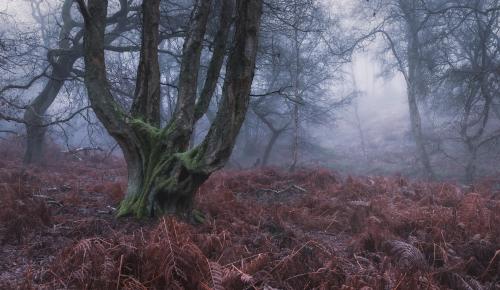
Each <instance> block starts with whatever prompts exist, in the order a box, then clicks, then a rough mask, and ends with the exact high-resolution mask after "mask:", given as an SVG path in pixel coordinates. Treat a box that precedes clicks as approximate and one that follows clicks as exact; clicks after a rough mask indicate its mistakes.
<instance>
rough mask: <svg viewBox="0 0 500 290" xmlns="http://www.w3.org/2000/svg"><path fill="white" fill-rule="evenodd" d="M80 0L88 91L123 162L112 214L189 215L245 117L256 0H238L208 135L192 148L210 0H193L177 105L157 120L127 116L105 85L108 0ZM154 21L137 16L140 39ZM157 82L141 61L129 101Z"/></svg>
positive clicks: (147, 94) (149, 64)
mask: <svg viewBox="0 0 500 290" xmlns="http://www.w3.org/2000/svg"><path fill="white" fill-rule="evenodd" d="M78 4H79V6H80V11H81V13H82V15H83V17H84V20H85V37H84V47H85V48H84V54H85V68H86V71H85V85H86V87H87V91H88V94H89V99H90V102H91V105H92V107H93V109H94V111H95V113H96V115H97V117H98V118H99V120H100V121H101V122H102V123H103V125H104V127H105V128H106V129H107V131H108V132H109V133H110V134H111V136H112V137H113V138H114V139H116V141H117V142H118V144H119V145H120V147H121V148H122V150H123V152H124V156H125V160H126V162H127V167H128V188H127V194H126V196H125V199H124V200H123V201H122V202H121V203H120V206H119V209H118V216H126V215H133V216H136V217H145V216H158V215H161V214H164V213H176V214H178V215H181V216H188V215H189V214H190V212H191V211H190V209H191V207H192V205H193V200H194V196H195V193H196V190H197V189H198V187H199V186H200V185H201V184H202V183H203V182H204V181H205V180H206V179H207V178H208V177H209V176H210V174H211V173H212V172H213V171H215V170H217V169H219V168H221V167H222V166H223V165H224V164H225V162H227V160H228V159H229V156H230V154H231V151H232V148H233V146H234V143H235V141H236V137H237V135H238V131H239V129H240V128H241V124H242V123H243V120H244V118H245V114H246V111H247V107H248V101H249V96H250V88H251V84H252V80H253V76H254V69H255V58H256V53H257V42H258V31H259V25H260V17H261V11H262V1H261V0H238V5H237V9H236V10H237V14H236V15H237V18H236V28H235V35H234V45H233V48H232V52H231V54H230V56H229V58H228V62H227V67H226V77H225V80H224V85H223V90H222V100H221V103H220V105H219V110H218V112H217V115H216V117H215V119H214V121H213V122H212V125H211V127H210V130H209V132H208V134H207V136H206V137H205V139H204V140H203V142H202V143H201V144H200V145H198V146H196V147H195V148H193V149H189V148H188V147H189V139H190V137H191V133H192V131H193V126H194V123H195V104H196V103H195V101H196V90H195V88H196V87H197V86H196V84H197V78H198V77H197V75H198V70H199V64H200V60H199V58H200V54H201V45H202V43H201V42H202V40H203V37H204V35H205V27H206V24H207V19H208V16H209V10H210V7H211V1H205V0H203V1H200V2H198V4H197V5H196V8H195V10H194V12H193V15H192V18H191V23H190V24H191V25H190V26H189V27H190V29H189V32H188V35H187V37H186V39H185V42H184V47H183V57H182V64H181V70H180V76H179V94H178V102H177V108H176V111H175V112H174V116H173V117H172V119H171V121H170V122H169V123H168V124H167V126H165V127H163V128H161V127H160V126H158V124H157V123H155V122H148V121H147V120H149V118H150V117H151V116H152V113H151V110H133V111H132V113H133V115H132V116H129V115H128V113H127V112H125V111H124V110H123V108H121V107H120V106H119V105H118V104H117V103H116V101H115V100H114V99H113V96H112V94H111V93H110V91H109V85H108V82H107V79H106V66H105V59H104V46H103V39H104V30H105V24H104V23H105V18H106V13H107V6H108V3H107V1H106V0H89V1H88V4H87V5H86V4H85V2H84V1H83V0H78ZM151 9H153V10H155V11H157V10H158V9H159V0H154V1H144V2H143V13H146V11H150V10H151ZM154 15H158V14H157V13H150V14H148V15H147V17H153V18H154V17H155V16H154ZM221 17H222V15H221ZM155 22H156V19H150V20H149V21H145V22H144V23H143V27H142V35H143V45H145V43H144V40H145V39H146V38H148V37H150V36H152V35H154V34H155V33H157V29H158V28H157V26H156V25H154V23H155ZM223 23H224V21H221V23H220V25H224V24H223ZM143 49H147V50H148V52H147V54H148V55H153V54H155V53H156V52H155V50H156V48H155V47H154V46H150V47H149V48H144V47H143ZM213 57H216V56H213ZM156 66H158V59H157V58H155V57H142V56H141V59H140V64H139V68H148V69H150V70H151V69H152V70H154V71H155V70H156V68H155V67H156ZM156 82H159V80H158V79H157V78H156V77H154V78H151V77H150V75H148V74H145V73H144V72H141V70H140V69H139V70H138V82H137V85H138V86H144V87H143V88H139V89H136V92H139V91H140V92H143V93H136V96H135V97H136V100H135V103H140V102H144V99H148V98H151V96H152V95H154V94H153V91H148V90H149V89H150V88H155V87H156ZM151 83H153V84H154V85H151ZM146 85H147V88H146V87H145V86H146ZM137 99H139V100H137ZM154 109H156V108H154ZM154 114H156V111H155V112H154Z"/></svg>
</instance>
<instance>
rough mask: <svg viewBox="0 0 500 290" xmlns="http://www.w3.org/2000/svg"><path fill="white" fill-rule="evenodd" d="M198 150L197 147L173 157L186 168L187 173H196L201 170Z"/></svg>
mask: <svg viewBox="0 0 500 290" xmlns="http://www.w3.org/2000/svg"><path fill="white" fill-rule="evenodd" d="M199 155H200V150H199V148H198V147H196V148H194V149H192V150H189V151H186V152H182V153H177V154H175V157H177V158H178V159H179V160H180V161H181V162H182V165H184V167H186V168H187V170H189V171H197V170H199V169H200V168H201V163H200V156H199Z"/></svg>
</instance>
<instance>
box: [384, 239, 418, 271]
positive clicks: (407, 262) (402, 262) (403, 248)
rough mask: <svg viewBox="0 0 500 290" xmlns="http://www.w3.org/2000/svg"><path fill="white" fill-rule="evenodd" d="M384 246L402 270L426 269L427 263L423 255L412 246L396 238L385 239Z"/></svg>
mask: <svg viewBox="0 0 500 290" xmlns="http://www.w3.org/2000/svg"><path fill="white" fill-rule="evenodd" d="M384 246H385V249H386V251H387V253H388V254H389V255H390V256H391V257H392V259H393V260H394V261H395V262H396V264H397V265H398V267H400V269H401V270H402V271H403V272H410V271H415V270H422V271H425V270H427V268H428V265H427V261H426V260H425V257H424V255H423V254H422V252H420V250H419V249H417V248H415V247H414V246H412V245H410V244H408V243H405V242H402V241H397V240H393V241H387V242H386V243H385V245H384Z"/></svg>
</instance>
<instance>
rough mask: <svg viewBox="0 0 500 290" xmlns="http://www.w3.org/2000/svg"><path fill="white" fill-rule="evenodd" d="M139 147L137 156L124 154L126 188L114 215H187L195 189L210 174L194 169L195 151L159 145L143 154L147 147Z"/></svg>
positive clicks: (190, 208)
mask: <svg viewBox="0 0 500 290" xmlns="http://www.w3.org/2000/svg"><path fill="white" fill-rule="evenodd" d="M141 151H142V153H141V154H139V155H138V156H136V158H133V157H132V156H128V157H126V160H127V165H128V172H129V173H128V176H129V180H128V192H127V195H126V197H125V199H124V200H123V201H122V202H121V203H120V206H119V208H118V213H117V215H118V216H119V217H121V216H135V217H137V218H143V217H155V216H161V215H164V214H176V215H179V216H182V217H189V215H190V214H191V211H192V207H193V202H194V197H195V194H196V191H197V189H198V188H199V187H200V186H201V185H202V184H203V182H205V180H207V178H208V177H209V176H210V174H209V173H205V172H200V171H197V170H196V168H198V166H197V164H196V163H195V160H196V154H197V151H196V150H191V151H188V152H185V153H174V152H171V151H170V152H169V150H165V148H161V146H160V148H157V149H154V150H149V153H146V154H145V153H144V151H147V150H141ZM139 156H140V157H139ZM137 157H138V158H137Z"/></svg>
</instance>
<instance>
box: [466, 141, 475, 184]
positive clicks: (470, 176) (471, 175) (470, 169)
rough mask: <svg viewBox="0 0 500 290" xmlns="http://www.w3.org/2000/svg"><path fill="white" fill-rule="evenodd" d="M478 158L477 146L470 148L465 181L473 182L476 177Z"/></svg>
mask: <svg viewBox="0 0 500 290" xmlns="http://www.w3.org/2000/svg"><path fill="white" fill-rule="evenodd" d="M476 159H477V154H476V150H475V148H469V158H468V160H467V164H466V166H465V182H466V183H468V184H472V183H473V182H474V179H475V177H476Z"/></svg>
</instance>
